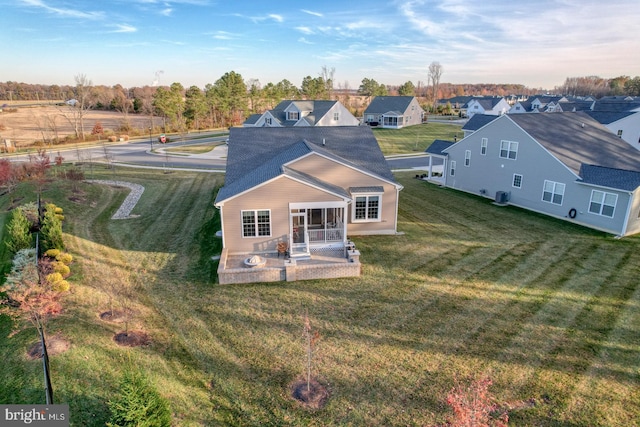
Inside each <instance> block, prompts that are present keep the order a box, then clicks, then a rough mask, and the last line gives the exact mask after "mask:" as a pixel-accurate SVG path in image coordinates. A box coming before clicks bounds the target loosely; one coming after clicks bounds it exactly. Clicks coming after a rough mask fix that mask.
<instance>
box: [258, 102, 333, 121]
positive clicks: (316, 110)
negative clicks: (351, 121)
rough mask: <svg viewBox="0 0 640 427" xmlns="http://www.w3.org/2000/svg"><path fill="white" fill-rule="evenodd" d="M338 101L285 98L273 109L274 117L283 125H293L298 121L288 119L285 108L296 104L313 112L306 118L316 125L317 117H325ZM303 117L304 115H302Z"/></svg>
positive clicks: (299, 107)
mask: <svg viewBox="0 0 640 427" xmlns="http://www.w3.org/2000/svg"><path fill="white" fill-rule="evenodd" d="M337 102H338V101H325V100H319V101H315V100H285V101H281V102H280V103H279V104H278V105H276V106H275V108H274V109H273V110H270V111H271V114H273V116H274V117H276V118H277V119H278V120H279V121H280V123H282V125H283V126H293V125H294V124H296V123H297V121H296V120H286V118H287V115H286V113H285V110H286V109H287V107H289V106H290V105H291V104H294V105H295V106H296V107H297V108H298V109H299V110H300V111H302V112H309V111H310V112H311V113H309V115H307V116H305V117H304V118H305V120H306V121H307V122H308V123H309V124H310V125H311V126H315V124H316V119H317V120H320V119H321V118H323V117H324V116H325V115H326V114H327V112H328V111H329V110H330V109H331V108H333V106H334V105H336V103H337ZM301 117H302V116H301Z"/></svg>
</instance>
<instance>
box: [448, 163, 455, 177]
mask: <svg viewBox="0 0 640 427" xmlns="http://www.w3.org/2000/svg"><path fill="white" fill-rule="evenodd" d="M455 174H456V161H455V160H451V162H450V164H449V175H451V176H455Z"/></svg>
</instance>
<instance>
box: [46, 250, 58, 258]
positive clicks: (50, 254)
mask: <svg viewBox="0 0 640 427" xmlns="http://www.w3.org/2000/svg"><path fill="white" fill-rule="evenodd" d="M61 253H62V252H61V251H60V249H49V250H48V251H46V252H45V253H44V254H45V256H48V257H49V258H55V259H58V257H59V256H60V254H61Z"/></svg>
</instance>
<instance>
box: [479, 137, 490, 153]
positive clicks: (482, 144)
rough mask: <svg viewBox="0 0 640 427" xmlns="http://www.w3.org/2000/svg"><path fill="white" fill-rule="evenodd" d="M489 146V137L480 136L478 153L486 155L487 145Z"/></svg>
mask: <svg viewBox="0 0 640 427" xmlns="http://www.w3.org/2000/svg"><path fill="white" fill-rule="evenodd" d="M488 146H489V139H488V138H482V141H481V142H480V154H481V155H483V156H486V155H487V147H488Z"/></svg>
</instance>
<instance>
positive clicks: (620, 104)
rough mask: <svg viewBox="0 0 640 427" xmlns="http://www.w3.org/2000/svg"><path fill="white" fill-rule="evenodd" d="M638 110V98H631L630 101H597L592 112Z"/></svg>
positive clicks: (609, 99)
mask: <svg viewBox="0 0 640 427" xmlns="http://www.w3.org/2000/svg"><path fill="white" fill-rule="evenodd" d="M638 108H640V98H633V99H632V100H628V101H626V100H624V99H617V98H614V99H611V98H608V99H599V100H597V101H596V102H595V104H594V105H593V111H615V112H621V111H633V110H637V109H638Z"/></svg>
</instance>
